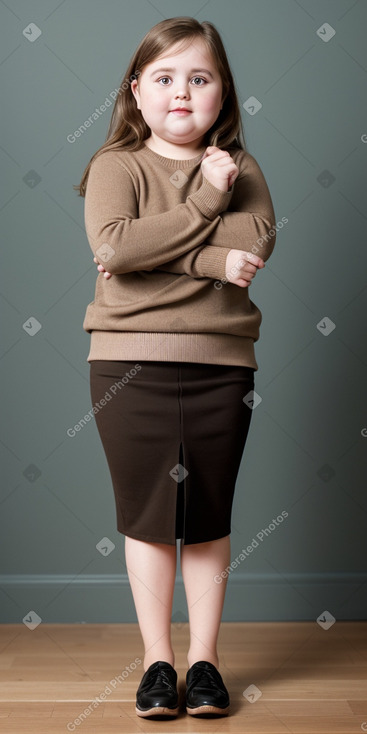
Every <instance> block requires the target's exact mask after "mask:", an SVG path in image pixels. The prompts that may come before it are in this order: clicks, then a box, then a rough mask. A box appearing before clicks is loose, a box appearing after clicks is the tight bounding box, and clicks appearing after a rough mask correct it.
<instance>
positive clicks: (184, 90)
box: [175, 83, 190, 99]
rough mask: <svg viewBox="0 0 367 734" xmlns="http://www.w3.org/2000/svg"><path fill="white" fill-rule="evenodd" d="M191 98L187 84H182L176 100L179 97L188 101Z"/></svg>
mask: <svg viewBox="0 0 367 734" xmlns="http://www.w3.org/2000/svg"><path fill="white" fill-rule="evenodd" d="M189 96H190V93H189V88H188V86H187V85H186V84H185V83H181V86H179V87H178V90H177V92H176V93H175V99H177V97H179V98H180V99H188V97H189Z"/></svg>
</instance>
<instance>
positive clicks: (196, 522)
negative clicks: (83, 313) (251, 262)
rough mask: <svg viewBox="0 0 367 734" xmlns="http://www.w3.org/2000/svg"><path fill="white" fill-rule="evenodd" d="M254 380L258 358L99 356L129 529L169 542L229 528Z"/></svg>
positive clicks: (101, 393) (111, 456)
mask: <svg viewBox="0 0 367 734" xmlns="http://www.w3.org/2000/svg"><path fill="white" fill-rule="evenodd" d="M253 389H254V369H253V368H252V367H245V366H244V367H242V366H238V365H233V366H231V365H229V366H228V365H217V364H202V363H197V362H172V361H171V362H159V361H141V360H140V361H133V360H128V361H126V360H124V361H119V360H93V361H91V362H90V392H91V398H92V402H93V413H94V417H95V420H96V425H97V429H98V433H99V435H100V439H101V442H102V445H103V449H104V453H105V456H106V460H107V464H108V467H109V471H110V475H111V480H112V485H113V491H114V497H115V505H116V518H117V530H118V531H119V532H120V533H123V534H124V535H127V536H129V537H131V538H136V539H138V540H143V541H147V542H156V543H167V544H169V545H175V544H176V539H177V538H181V539H182V541H183V543H184V544H186V545H189V544H192V543H204V542H207V541H210V540H217V539H218V538H222V537H224V536H226V535H229V534H230V532H231V514H232V504H233V497H234V491H235V485H236V479H237V475H238V471H239V467H240V463H241V458H242V454H243V449H244V447H245V443H246V438H247V434H248V430H249V426H250V421H251V415H252V409H251V407H250V406H251V400H250V399H251V395H250V396H249V397H248V398H246V396H248V393H250V392H251V391H252V390H253ZM244 398H245V400H244Z"/></svg>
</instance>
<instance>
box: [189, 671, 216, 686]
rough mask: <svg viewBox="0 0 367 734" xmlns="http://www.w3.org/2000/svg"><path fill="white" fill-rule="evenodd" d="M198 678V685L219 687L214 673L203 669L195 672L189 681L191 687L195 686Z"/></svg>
mask: <svg viewBox="0 0 367 734" xmlns="http://www.w3.org/2000/svg"><path fill="white" fill-rule="evenodd" d="M199 678H200V683H204V685H208V687H209V688H218V686H219V685H220V681H219V680H218V679H217V677H216V675H215V673H214V672H213V671H212V670H205V669H203V668H200V669H197V670H195V671H194V675H193V677H192V681H191V682H192V685H193V686H196V684H197V682H198V679H199ZM220 687H222V686H220Z"/></svg>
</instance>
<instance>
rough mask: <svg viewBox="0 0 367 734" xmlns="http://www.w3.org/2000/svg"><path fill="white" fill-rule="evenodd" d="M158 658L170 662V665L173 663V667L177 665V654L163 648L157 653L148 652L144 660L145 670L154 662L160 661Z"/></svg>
mask: <svg viewBox="0 0 367 734" xmlns="http://www.w3.org/2000/svg"><path fill="white" fill-rule="evenodd" d="M158 660H161V661H163V662H165V663H169V664H170V665H172V668H174V667H175V656H174V654H173V651H171V652H170V651H167V650H162V651H161V652H159V651H158V652H156V653H152V652H146V653H145V655H144V661H143V665H144V672H146V671H147V670H148V668H149V667H150V666H151V665H152V664H153V663H156V662H158Z"/></svg>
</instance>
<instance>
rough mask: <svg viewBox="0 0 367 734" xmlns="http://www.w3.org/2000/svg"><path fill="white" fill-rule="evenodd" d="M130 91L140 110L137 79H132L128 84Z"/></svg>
mask: <svg viewBox="0 0 367 734" xmlns="http://www.w3.org/2000/svg"><path fill="white" fill-rule="evenodd" d="M130 87H131V91H132V93H133V95H134V97H135V99H136V101H137V108H138V110H140V94H139V88H138V80H137V79H133V81H132V82H131V84H130Z"/></svg>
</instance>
